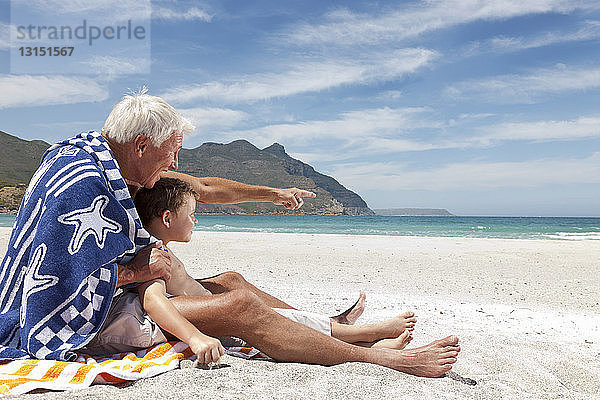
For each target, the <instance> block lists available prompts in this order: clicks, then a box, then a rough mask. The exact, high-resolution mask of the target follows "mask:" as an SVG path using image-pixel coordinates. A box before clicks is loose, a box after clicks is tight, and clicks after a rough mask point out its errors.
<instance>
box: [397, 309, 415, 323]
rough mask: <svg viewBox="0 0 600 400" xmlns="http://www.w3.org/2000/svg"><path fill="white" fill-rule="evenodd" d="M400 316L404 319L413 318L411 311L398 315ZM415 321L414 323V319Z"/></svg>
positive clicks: (413, 314)
mask: <svg viewBox="0 0 600 400" xmlns="http://www.w3.org/2000/svg"><path fill="white" fill-rule="evenodd" d="M400 316H401V317H404V318H412V317H414V316H415V313H414V312H412V311H405V312H403V313H402V314H400ZM415 321H416V319H415Z"/></svg>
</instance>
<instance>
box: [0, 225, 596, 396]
mask: <svg viewBox="0 0 600 400" xmlns="http://www.w3.org/2000/svg"><path fill="white" fill-rule="evenodd" d="M9 234H10V228H0V251H1V252H2V254H4V251H5V249H6V245H7V242H8V239H9ZM169 247H170V248H171V249H172V250H173V251H174V253H175V254H177V256H178V257H179V258H180V259H181V260H182V261H183V262H184V263H185V264H186V266H187V268H188V271H189V273H190V275H192V276H194V277H207V276H211V275H214V274H217V273H221V272H225V271H228V270H234V271H237V272H240V273H242V274H243V275H244V277H245V278H246V279H247V280H248V281H250V282H252V283H254V284H255V285H256V286H258V287H259V288H261V289H264V290H266V291H268V292H269V293H271V294H273V295H275V296H276V297H279V298H282V299H283V300H285V301H286V302H288V303H289V304H291V305H292V306H296V307H298V308H301V309H305V310H310V311H315V312H319V313H323V314H326V315H334V314H336V313H337V312H339V311H341V310H342V309H344V308H346V307H347V306H349V305H350V304H352V303H353V302H354V301H355V300H356V297H357V296H358V292H359V290H365V291H366V293H367V302H366V310H365V313H364V314H363V316H362V317H361V318H360V319H359V321H358V323H369V322H373V321H376V320H381V319H387V318H391V317H393V316H395V315H397V314H398V313H400V312H402V311H404V310H407V309H410V310H414V311H415V313H416V315H417V318H418V323H417V327H416V330H415V332H414V340H413V342H411V344H410V345H409V348H413V347H417V346H422V345H425V344H427V343H429V342H431V341H432V340H435V339H439V338H442V337H445V336H447V335H450V334H456V335H458V337H459V338H460V344H461V348H462V351H461V354H460V356H459V360H458V362H457V364H456V366H455V367H454V368H453V371H455V372H456V374H458V375H459V376H461V377H465V378H470V379H474V380H476V381H477V385H475V386H469V385H465V384H464V383H461V382H460V381H459V380H454V379H451V378H449V377H446V378H441V379H426V378H416V377H413V376H409V375H405V374H402V373H399V372H396V371H392V370H389V369H386V368H383V367H378V366H374V365H368V364H363V363H350V364H343V365H337V366H332V367H321V366H315V365H304V364H297V363H272V362H265V361H245V360H241V359H233V358H231V357H227V358H226V360H224V362H225V363H226V364H227V365H229V366H230V367H229V368H221V369H216V370H211V371H206V370H198V369H178V370H174V371H170V372H168V373H165V374H162V375H159V376H157V377H154V378H149V379H142V380H140V381H138V382H135V383H133V384H131V385H128V386H125V387H122V388H117V387H114V386H93V387H91V388H89V389H85V390H82V391H77V392H69V393H68V394H65V393H62V392H56V393H44V394H33V395H32V394H28V395H26V396H28V398H31V396H33V397H36V398H37V397H40V398H42V399H44V400H46V399H60V398H64V396H65V395H68V396H69V397H70V398H73V399H104V398H107V399H108V398H115V397H119V398H122V399H125V400H136V399H139V397H140V396H143V395H144V394H145V393H153V395H152V396H153V397H161V398H162V397H165V398H190V397H195V398H199V399H212V398H217V397H223V398H233V399H251V400H262V399H264V398H286V399H287V398H298V399H300V398H323V399H325V398H327V399H362V398H365V397H369V398H388V397H392V396H394V397H400V398H434V397H435V398H448V399H463V398H465V399H466V398H478V399H486V400H487V399H489V400H492V399H497V398H536V399H554V398H565V399H587V398H592V397H593V396H595V395H597V394H598V393H600V299H598V295H597V294H598V293H600V280H598V279H597V278H596V277H597V274H598V270H599V268H600V266H599V265H598V260H599V259H600V242H599V241H560V240H540V239H481V238H463V237H458V238H457V237H454V238H448V237H437V238H436V237H419V236H418V237H405V236H372V235H362V236H359V235H343V234H292V233H262V232H261V233H249V232H241V233H237V232H236V233H232V232H206V231H194V233H193V235H192V240H191V243H173V244H169Z"/></svg>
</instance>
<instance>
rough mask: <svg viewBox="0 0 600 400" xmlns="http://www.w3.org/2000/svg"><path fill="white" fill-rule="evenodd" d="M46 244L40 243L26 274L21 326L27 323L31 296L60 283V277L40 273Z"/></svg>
mask: <svg viewBox="0 0 600 400" xmlns="http://www.w3.org/2000/svg"><path fill="white" fill-rule="evenodd" d="M46 250H47V249H46V245H45V244H44V243H42V244H40V245H39V246H38V247H37V248H36V249H35V251H34V252H33V257H32V259H33V261H32V262H31V265H30V266H29V268H28V270H27V274H26V275H25V281H24V283H23V299H24V300H23V305H22V306H21V310H24V311H25V312H21V318H20V319H21V325H20V326H21V327H23V326H24V325H25V315H26V311H27V300H28V299H29V297H30V296H31V295H32V294H34V293H37V292H41V291H42V290H46V289H48V288H49V287H52V286H54V285H56V284H57V283H58V277H56V276H54V275H42V274H40V267H41V266H42V264H43V262H44V258H45V257H46Z"/></svg>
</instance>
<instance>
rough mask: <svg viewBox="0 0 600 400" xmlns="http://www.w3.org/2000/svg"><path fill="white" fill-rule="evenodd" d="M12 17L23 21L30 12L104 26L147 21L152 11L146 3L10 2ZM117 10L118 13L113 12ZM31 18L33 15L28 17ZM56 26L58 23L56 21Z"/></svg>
mask: <svg viewBox="0 0 600 400" xmlns="http://www.w3.org/2000/svg"><path fill="white" fill-rule="evenodd" d="M11 5H12V7H13V10H18V11H17V13H16V14H14V11H13V18H14V17H15V16H19V17H24V16H27V15H29V14H32V13H33V12H38V13H39V14H40V15H51V16H56V18H64V19H65V20H69V21H71V20H72V19H73V18H86V19H89V20H93V21H102V22H106V23H110V22H115V21H117V22H120V21H127V20H129V19H131V20H133V21H139V20H148V21H149V20H150V17H151V13H152V7H151V4H150V0H99V1H89V0H69V1H64V0H11ZM115 10H118V12H115ZM32 15H33V14H32ZM57 22H62V21H61V19H59V20H58V21H57Z"/></svg>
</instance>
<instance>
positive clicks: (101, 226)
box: [58, 195, 122, 255]
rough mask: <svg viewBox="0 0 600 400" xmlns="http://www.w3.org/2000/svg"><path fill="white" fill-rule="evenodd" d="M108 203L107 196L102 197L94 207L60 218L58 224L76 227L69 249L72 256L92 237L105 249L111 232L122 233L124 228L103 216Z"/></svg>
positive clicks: (93, 202)
mask: <svg viewBox="0 0 600 400" xmlns="http://www.w3.org/2000/svg"><path fill="white" fill-rule="evenodd" d="M108 202H109V200H108V197H107V196H104V195H100V196H98V197H96V198H95V199H94V201H92V205H90V206H89V207H87V208H82V209H80V210H75V211H71V212H70V213H67V214H63V215H59V216H58V222H60V223H63V224H66V225H75V232H74V233H73V237H72V238H71V242H70V243H69V248H68V250H69V253H70V254H71V255H73V254H75V253H77V252H78V251H79V250H80V249H81V246H82V245H83V242H84V241H85V239H86V238H87V237H88V236H90V235H92V236H94V238H95V239H96V244H97V245H98V247H99V248H101V249H103V248H104V242H105V240H106V236H107V235H108V233H109V232H112V233H119V232H121V228H122V227H121V225H120V224H119V223H117V222H116V221H113V220H112V219H109V218H107V217H105V216H104V215H103V214H102V213H103V212H104V209H105V208H106V206H107V205H108Z"/></svg>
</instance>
